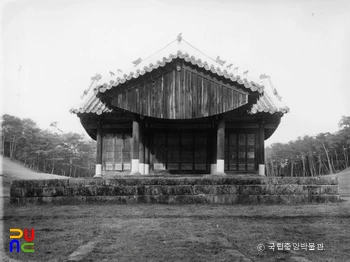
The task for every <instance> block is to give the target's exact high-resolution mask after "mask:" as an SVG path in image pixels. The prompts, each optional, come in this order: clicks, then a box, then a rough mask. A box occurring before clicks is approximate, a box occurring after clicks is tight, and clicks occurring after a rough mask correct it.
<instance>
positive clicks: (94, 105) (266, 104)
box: [70, 78, 289, 115]
mask: <svg viewBox="0 0 350 262" xmlns="http://www.w3.org/2000/svg"><path fill="white" fill-rule="evenodd" d="M261 82H262V83H263V84H264V87H265V88H264V93H263V95H262V96H260V98H259V100H258V101H257V103H256V104H254V105H253V107H252V108H251V110H250V112H249V113H250V114H256V113H258V112H265V113H270V114H274V113H277V112H280V113H283V114H285V113H288V112H289V108H288V106H286V105H285V104H284V102H283V101H282V100H281V97H280V96H279V95H278V93H277V91H276V89H275V88H274V86H273V84H272V82H271V79H270V78H264V79H261ZM93 86H96V83H94V84H93ZM93 88H94V87H92V88H91V89H92V90H93ZM112 111H113V110H112V109H110V108H108V107H107V106H106V105H105V104H103V103H102V102H101V101H100V99H99V98H97V97H96V94H95V93H94V92H89V94H88V96H87V97H85V99H83V100H82V102H81V103H80V105H77V106H76V107H75V108H73V109H71V111H70V112H71V113H74V114H78V113H94V114H97V115H101V114H102V113H109V112H112Z"/></svg>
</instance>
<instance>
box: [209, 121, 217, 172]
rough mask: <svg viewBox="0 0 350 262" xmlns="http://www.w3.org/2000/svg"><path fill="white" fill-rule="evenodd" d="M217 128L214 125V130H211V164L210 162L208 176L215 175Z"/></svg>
mask: <svg viewBox="0 0 350 262" xmlns="http://www.w3.org/2000/svg"><path fill="white" fill-rule="evenodd" d="M216 133H217V127H216V123H214V128H213V129H212V130H211V144H212V150H211V162H210V174H216V161H217V155H216V152H217V134H216Z"/></svg>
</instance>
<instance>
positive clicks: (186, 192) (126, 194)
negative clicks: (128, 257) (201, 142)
mask: <svg viewBox="0 0 350 262" xmlns="http://www.w3.org/2000/svg"><path fill="white" fill-rule="evenodd" d="M10 196H11V198H10V201H11V203H12V204H15V203H20V204H26V203H34V204H39V203H56V204H80V203H95V202H98V203H101V202H109V203H115V204H136V203H161V204H196V203H198V204H307V203H324V202H337V201H339V194H338V180H337V178H334V177H297V178H294V177H286V178H277V177H272V178H266V177H248V176H247V177H244V176H241V177H239V176H226V177H210V176H208V177H201V178H194V177H190V178H184V177H181V178H180V177H158V178H154V177H139V178H131V177H127V178H118V179H96V178H95V179H94V178H89V179H63V180H62V179H60V180H15V181H13V182H12V185H11V192H10Z"/></svg>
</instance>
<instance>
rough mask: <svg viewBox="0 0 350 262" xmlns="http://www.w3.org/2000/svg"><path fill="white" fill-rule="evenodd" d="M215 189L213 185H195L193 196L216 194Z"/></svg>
mask: <svg viewBox="0 0 350 262" xmlns="http://www.w3.org/2000/svg"><path fill="white" fill-rule="evenodd" d="M214 188H215V186H212V185H194V186H193V194H195V195H198V194H214Z"/></svg>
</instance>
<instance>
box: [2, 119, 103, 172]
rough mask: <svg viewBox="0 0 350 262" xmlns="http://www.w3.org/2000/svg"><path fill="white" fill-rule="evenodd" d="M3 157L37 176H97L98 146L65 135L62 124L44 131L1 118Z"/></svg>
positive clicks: (22, 121) (80, 137) (74, 135)
mask: <svg viewBox="0 0 350 262" xmlns="http://www.w3.org/2000/svg"><path fill="white" fill-rule="evenodd" d="M0 136H1V148H0V149H1V154H2V155H3V156H7V157H9V158H11V159H12V160H18V161H20V162H22V163H23V164H24V165H25V166H26V167H28V168H30V169H32V170H35V171H37V172H43V173H51V174H57V175H63V176H69V177H81V176H90V177H91V176H93V175H94V167H95V159H96V142H95V141H93V140H92V139H90V138H87V137H86V136H83V135H80V134H77V133H72V132H69V133H64V132H62V131H61V130H60V129H59V128H58V123H57V122H53V123H51V124H50V128H49V129H45V130H44V129H41V128H39V127H38V126H37V124H36V123H35V122H34V121H33V120H31V119H29V118H24V119H20V118H18V117H15V116H11V115H7V114H5V115H2V118H1V133H0Z"/></svg>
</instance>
